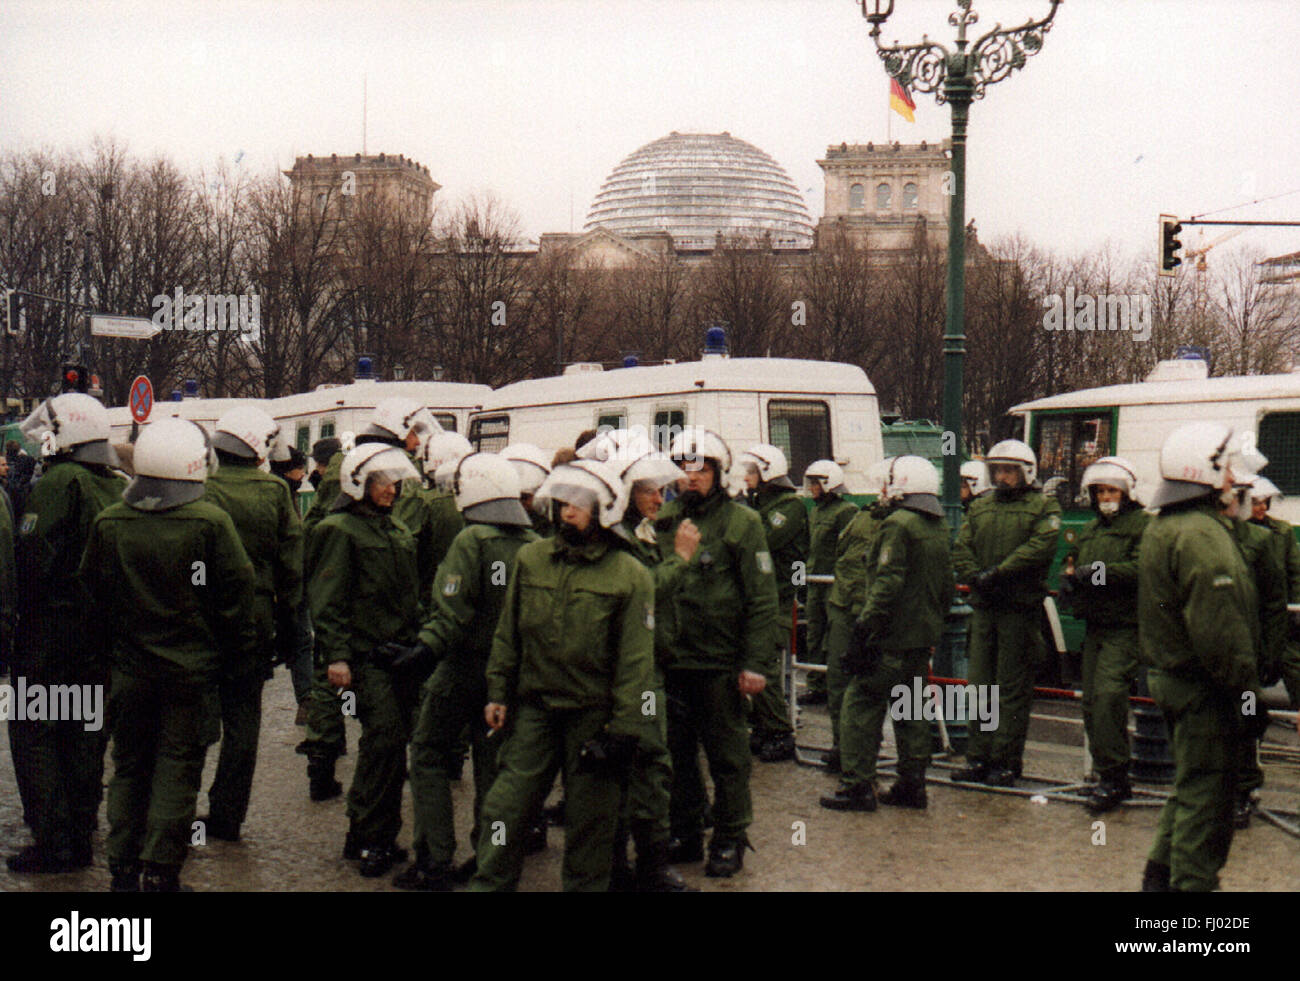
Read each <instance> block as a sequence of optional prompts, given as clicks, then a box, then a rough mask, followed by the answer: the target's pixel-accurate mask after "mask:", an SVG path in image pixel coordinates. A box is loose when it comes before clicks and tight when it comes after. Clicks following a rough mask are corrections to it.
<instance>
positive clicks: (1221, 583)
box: [1210, 575, 1232, 589]
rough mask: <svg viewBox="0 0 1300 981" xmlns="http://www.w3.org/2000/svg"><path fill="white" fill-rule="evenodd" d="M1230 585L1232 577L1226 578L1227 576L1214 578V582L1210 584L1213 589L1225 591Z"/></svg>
mask: <svg viewBox="0 0 1300 981" xmlns="http://www.w3.org/2000/svg"><path fill="white" fill-rule="evenodd" d="M1231 585H1232V576H1227V575H1219V576H1215V577H1214V581H1213V582H1212V583H1211V584H1210V586H1211V588H1213V589H1226V588H1227V587H1228V586H1231Z"/></svg>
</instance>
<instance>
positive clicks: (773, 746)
mask: <svg viewBox="0 0 1300 981" xmlns="http://www.w3.org/2000/svg"><path fill="white" fill-rule="evenodd" d="M758 758H759V759H760V760H762V761H763V762H764V763H783V762H785V761H786V760H792V759H794V733H793V732H787V733H785V734H784V735H780V736H771V737H769V738H768V739H766V740H764V741H763V747H762V748H761V749H760V750H759V751H758Z"/></svg>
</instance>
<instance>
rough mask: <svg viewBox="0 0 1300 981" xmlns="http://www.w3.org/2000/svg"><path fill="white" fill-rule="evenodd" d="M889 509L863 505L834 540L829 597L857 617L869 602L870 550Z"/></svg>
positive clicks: (829, 599) (874, 505)
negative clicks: (832, 570) (833, 577)
mask: <svg viewBox="0 0 1300 981" xmlns="http://www.w3.org/2000/svg"><path fill="white" fill-rule="evenodd" d="M888 515H889V508H888V507H887V506H886V505H885V504H884V503H882V502H879V501H878V502H876V503H875V504H872V505H869V506H868V507H865V508H863V509H862V510H861V511H859V512H858V513H857V514H855V515H854V516H853V518H852V519H851V520H850V521H849V523H848V524H847V525H845V526H844V530H843V531H842V532H840V537H839V539H838V540H837V541H836V542H835V585H833V586H832V587H831V595H830V596H829V598H828V599H827V600H826V602H828V603H830V604H831V605H832V606H836V607H839V608H840V609H841V610H848V611H849V612H850V613H852V614H853V615H854V616H857V615H858V614H859V613H861V612H862V606H863V604H864V603H866V601H867V553H868V552H870V551H871V545H872V543H873V542H874V541H875V540H876V535H878V534H879V533H880V525H881V523H882V522H883V521H884V520H885V518H886V517H887V516H888Z"/></svg>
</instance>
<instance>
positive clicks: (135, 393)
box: [131, 375, 153, 423]
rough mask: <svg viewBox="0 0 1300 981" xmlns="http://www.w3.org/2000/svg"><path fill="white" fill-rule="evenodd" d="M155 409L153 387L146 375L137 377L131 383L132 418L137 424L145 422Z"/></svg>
mask: <svg viewBox="0 0 1300 981" xmlns="http://www.w3.org/2000/svg"><path fill="white" fill-rule="evenodd" d="M152 408H153V385H151V384H150V383H149V379H148V378H146V377H145V376H144V375H137V376H136V379H135V381H133V382H131V418H132V419H134V420H135V421H136V422H140V423H142V422H145V421H147V420H148V418H149V412H150V410H151V409H152Z"/></svg>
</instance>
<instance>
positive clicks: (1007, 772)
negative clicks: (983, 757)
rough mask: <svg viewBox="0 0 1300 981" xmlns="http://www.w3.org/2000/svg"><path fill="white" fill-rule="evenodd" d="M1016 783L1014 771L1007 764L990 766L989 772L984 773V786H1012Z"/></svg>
mask: <svg viewBox="0 0 1300 981" xmlns="http://www.w3.org/2000/svg"><path fill="white" fill-rule="evenodd" d="M1015 785H1016V771H1015V770H1014V769H1012V768H1011V767H1007V766H991V767H989V772H988V773H986V774H984V786H986V787H1014V786H1015Z"/></svg>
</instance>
